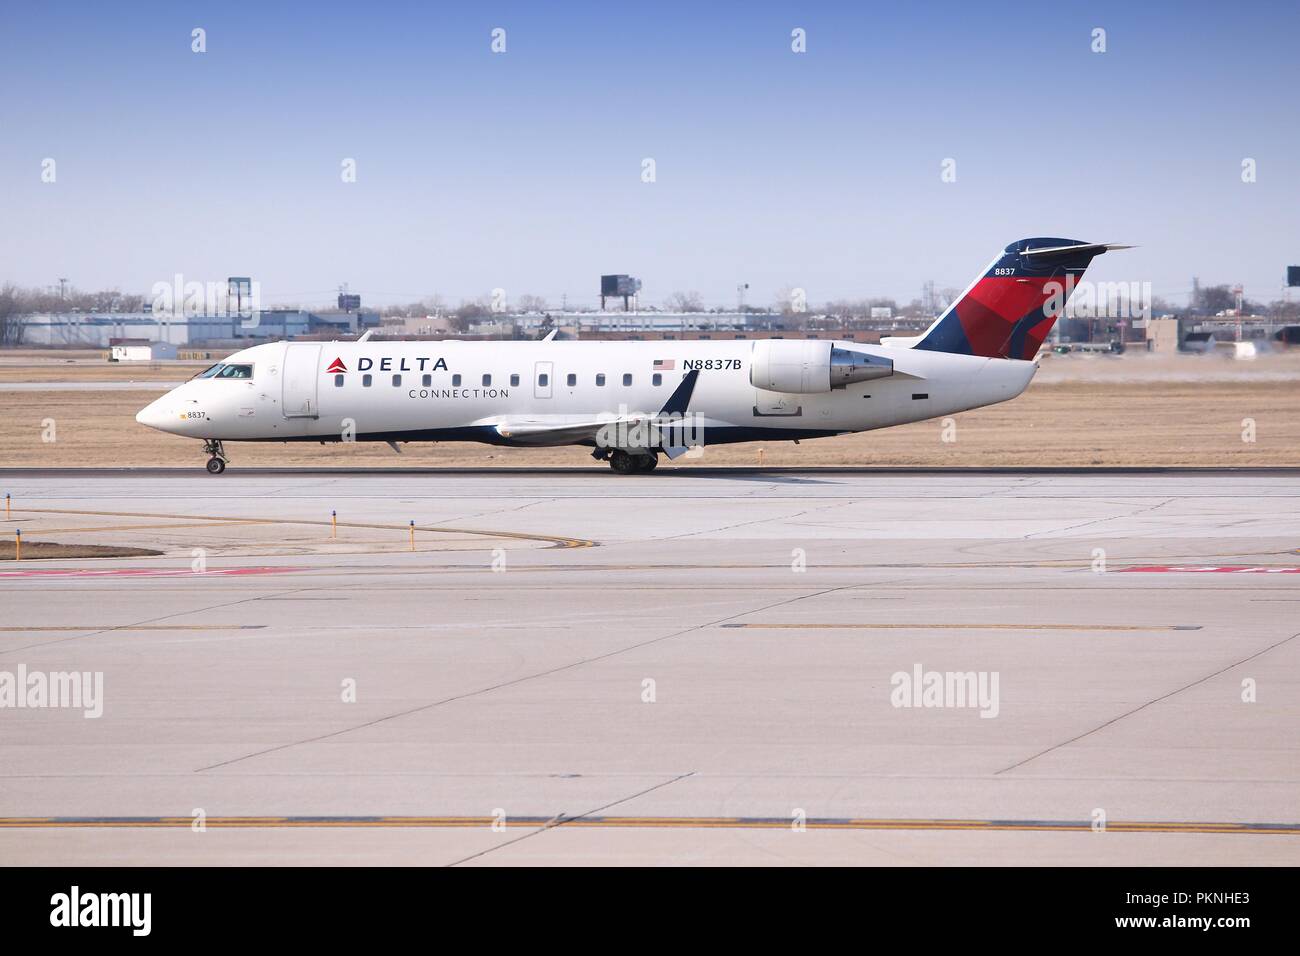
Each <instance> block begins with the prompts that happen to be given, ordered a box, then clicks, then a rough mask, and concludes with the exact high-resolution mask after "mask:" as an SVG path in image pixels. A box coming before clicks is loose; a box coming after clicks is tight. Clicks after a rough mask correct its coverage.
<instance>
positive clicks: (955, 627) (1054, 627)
mask: <svg viewBox="0 0 1300 956" xmlns="http://www.w3.org/2000/svg"><path fill="white" fill-rule="evenodd" d="M718 626H719V627H726V628H751V629H756V630H762V631H766V630H781V629H787V628H789V629H803V628H808V629H821V628H830V629H843V630H853V631H864V630H876V631H915V630H925V631H929V630H946V631H1199V630H1200V629H1201V628H1200V626H1199V625H1195V624H892V623H891V624H880V623H872V622H859V623H855V624H809V623H804V624H761V623H753V624H720V625H718Z"/></svg>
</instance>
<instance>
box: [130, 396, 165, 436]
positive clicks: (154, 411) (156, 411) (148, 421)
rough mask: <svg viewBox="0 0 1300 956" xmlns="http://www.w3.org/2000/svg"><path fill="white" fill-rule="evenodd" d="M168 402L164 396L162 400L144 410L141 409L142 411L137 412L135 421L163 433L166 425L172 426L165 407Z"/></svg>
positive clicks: (150, 404) (155, 401)
mask: <svg viewBox="0 0 1300 956" xmlns="http://www.w3.org/2000/svg"><path fill="white" fill-rule="evenodd" d="M166 401H167V397H166V396H163V397H162V398H159V399H155V400H154V401H152V402H150V403H149V404H148V405H146V406H145V407H144V408H142V409H140V411H138V412H136V414H135V420H136V421H137V422H139V423H140V424H141V425H148V426H149V427H150V428H157V429H158V430H159V431H162V430H163V426H164V424H170V419H168V416H167V413H166V411H165V410H164V407H163V406H164V404H165V403H166Z"/></svg>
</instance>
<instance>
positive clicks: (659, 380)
mask: <svg viewBox="0 0 1300 956" xmlns="http://www.w3.org/2000/svg"><path fill="white" fill-rule="evenodd" d="M663 383H664V377H663V376H662V375H660V374H659V373H658V372H655V373H654V374H653V375H651V376H650V384H651V385H662V384H663Z"/></svg>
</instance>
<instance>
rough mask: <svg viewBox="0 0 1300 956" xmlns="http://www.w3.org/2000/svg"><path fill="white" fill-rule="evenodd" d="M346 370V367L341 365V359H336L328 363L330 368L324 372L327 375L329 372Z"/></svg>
mask: <svg viewBox="0 0 1300 956" xmlns="http://www.w3.org/2000/svg"><path fill="white" fill-rule="evenodd" d="M347 370H348V367H347V366H346V365H344V364H343V359H341V358H336V359H335V360H334V361H333V362H330V367H329V368H327V369H326V370H325V372H326V373H327V374H328V373H330V372H346V371H347Z"/></svg>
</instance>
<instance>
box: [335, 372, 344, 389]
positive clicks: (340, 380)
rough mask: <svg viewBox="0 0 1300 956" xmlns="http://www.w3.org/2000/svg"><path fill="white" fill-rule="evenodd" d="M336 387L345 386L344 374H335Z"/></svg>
mask: <svg viewBox="0 0 1300 956" xmlns="http://www.w3.org/2000/svg"><path fill="white" fill-rule="evenodd" d="M334 387H335V388H342V387H343V376H342V375H335V376H334Z"/></svg>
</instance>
